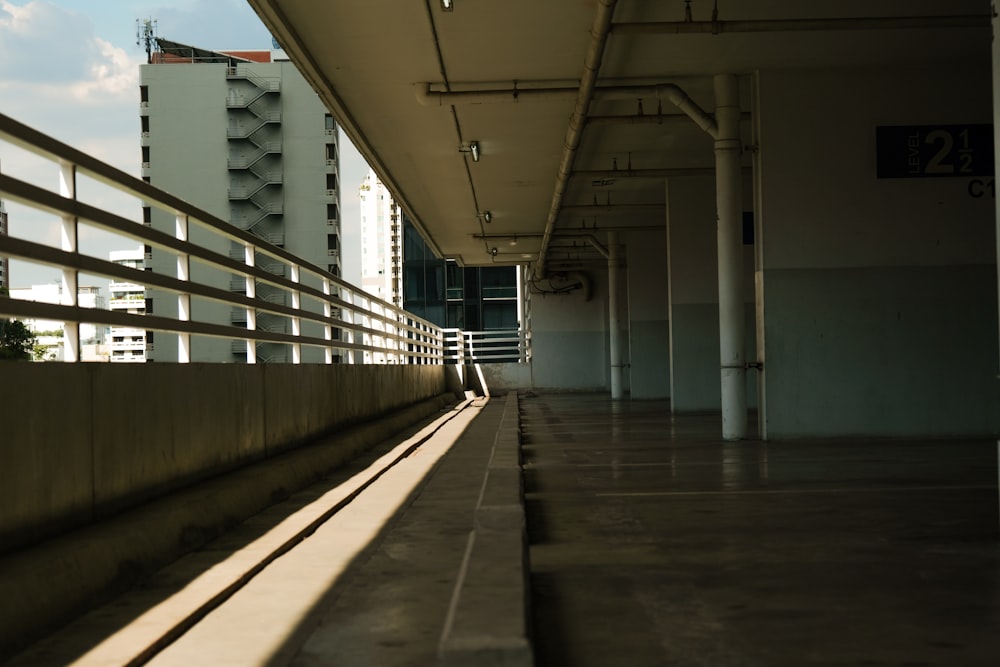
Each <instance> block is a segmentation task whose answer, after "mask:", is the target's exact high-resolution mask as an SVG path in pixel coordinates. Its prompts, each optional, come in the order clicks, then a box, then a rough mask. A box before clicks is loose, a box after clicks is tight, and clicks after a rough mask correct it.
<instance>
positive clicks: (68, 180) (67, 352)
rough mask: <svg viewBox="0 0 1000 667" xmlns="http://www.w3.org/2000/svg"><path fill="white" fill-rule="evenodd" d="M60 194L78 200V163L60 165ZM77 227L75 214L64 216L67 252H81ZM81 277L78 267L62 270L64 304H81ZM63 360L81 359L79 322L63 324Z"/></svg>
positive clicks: (63, 225) (63, 244) (64, 247)
mask: <svg viewBox="0 0 1000 667" xmlns="http://www.w3.org/2000/svg"><path fill="white" fill-rule="evenodd" d="M59 194H61V195H62V196H63V197H66V198H68V199H73V200H76V165H74V164H65V163H64V164H61V165H60V167H59ZM77 227H78V224H77V218H76V216H75V215H64V216H63V217H62V249H63V250H65V251H66V252H73V253H75V252H79V244H78V235H77ZM79 277H80V276H79V273H77V271H76V269H63V270H62V299H61V300H62V303H63V305H65V306H76V305H78V304H79V291H78V290H79ZM63 361H69V362H72V361H80V323H79V322H66V323H64V324H63Z"/></svg>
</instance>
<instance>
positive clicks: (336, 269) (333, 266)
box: [326, 264, 340, 278]
mask: <svg viewBox="0 0 1000 667" xmlns="http://www.w3.org/2000/svg"><path fill="white" fill-rule="evenodd" d="M326 270H327V271H329V272H330V273H332V274H333V275H335V276H337V277H338V278H339V277H340V266H339V265H337V264H327V266H326Z"/></svg>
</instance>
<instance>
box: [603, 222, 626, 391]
mask: <svg viewBox="0 0 1000 667" xmlns="http://www.w3.org/2000/svg"><path fill="white" fill-rule="evenodd" d="M607 258H608V329H609V331H608V343H609V346H610V352H611V400H613V401H620V400H621V399H623V398H624V397H625V384H624V382H623V374H622V345H621V328H622V326H621V304H620V303H619V298H620V294H619V291H620V288H621V279H622V258H621V246H620V245H619V244H618V233H617V232H608V253H607Z"/></svg>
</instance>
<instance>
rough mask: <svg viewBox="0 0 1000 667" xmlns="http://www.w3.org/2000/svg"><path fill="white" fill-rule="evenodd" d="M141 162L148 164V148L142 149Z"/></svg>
mask: <svg viewBox="0 0 1000 667" xmlns="http://www.w3.org/2000/svg"><path fill="white" fill-rule="evenodd" d="M142 161H143V162H144V163H146V164H149V146H143V147H142Z"/></svg>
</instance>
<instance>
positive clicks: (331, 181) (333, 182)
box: [326, 174, 337, 190]
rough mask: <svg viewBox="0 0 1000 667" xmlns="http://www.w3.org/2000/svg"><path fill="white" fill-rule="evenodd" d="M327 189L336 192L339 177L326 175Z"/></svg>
mask: <svg viewBox="0 0 1000 667" xmlns="http://www.w3.org/2000/svg"><path fill="white" fill-rule="evenodd" d="M326 189H327V190H336V189H337V175H336V174H327V175H326Z"/></svg>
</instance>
